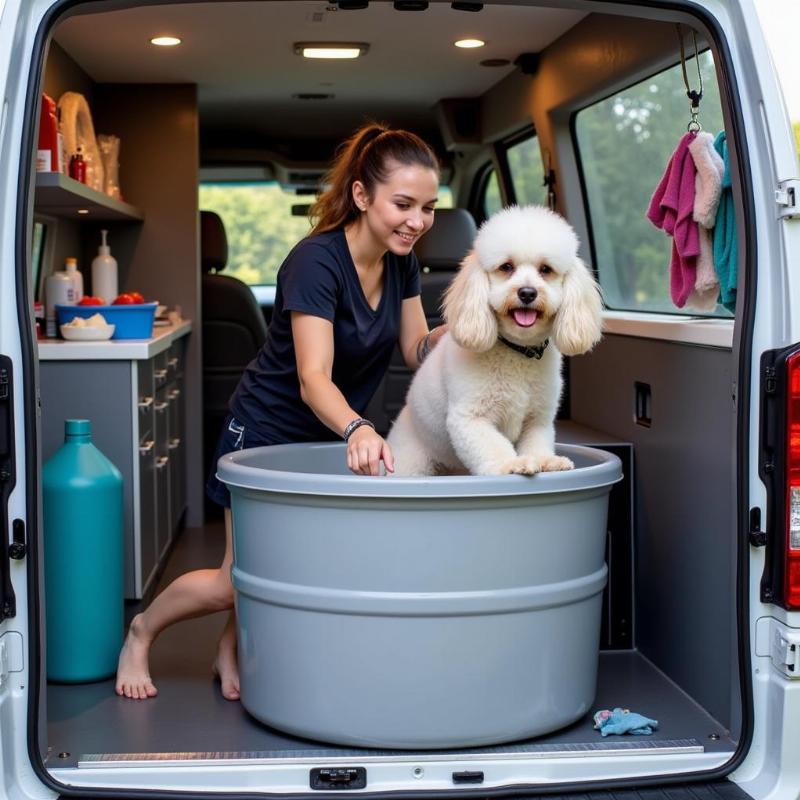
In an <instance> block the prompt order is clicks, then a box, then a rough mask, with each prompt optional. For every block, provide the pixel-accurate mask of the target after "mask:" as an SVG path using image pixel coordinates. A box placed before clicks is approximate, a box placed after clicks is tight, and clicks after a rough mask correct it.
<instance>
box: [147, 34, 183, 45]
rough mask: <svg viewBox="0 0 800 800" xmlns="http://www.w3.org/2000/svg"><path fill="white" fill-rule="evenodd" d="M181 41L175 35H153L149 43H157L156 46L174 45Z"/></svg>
mask: <svg viewBox="0 0 800 800" xmlns="http://www.w3.org/2000/svg"><path fill="white" fill-rule="evenodd" d="M180 43H181V40H180V39H179V38H178V37H177V36H154V37H153V38H152V39H151V40H150V44H154V45H157V46H158V47H175V45H178V44H180Z"/></svg>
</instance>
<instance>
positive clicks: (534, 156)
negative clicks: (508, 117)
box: [506, 136, 547, 205]
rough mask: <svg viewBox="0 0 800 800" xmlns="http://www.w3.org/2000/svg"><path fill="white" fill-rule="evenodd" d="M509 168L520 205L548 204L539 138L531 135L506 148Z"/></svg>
mask: <svg viewBox="0 0 800 800" xmlns="http://www.w3.org/2000/svg"><path fill="white" fill-rule="evenodd" d="M506 156H507V158H508V170H509V172H510V173H511V182H512V183H513V184H514V194H515V195H516V198H517V203H518V204H519V205H528V204H533V205H547V187H546V186H545V185H544V165H543V164H542V152H541V150H540V149H539V138H538V137H537V136H529V137H528V138H527V139H523V140H522V141H521V142H518V143H517V144H515V145H512V146H511V147H509V148H508V150H506Z"/></svg>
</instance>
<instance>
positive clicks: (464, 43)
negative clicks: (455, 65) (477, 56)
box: [455, 39, 486, 49]
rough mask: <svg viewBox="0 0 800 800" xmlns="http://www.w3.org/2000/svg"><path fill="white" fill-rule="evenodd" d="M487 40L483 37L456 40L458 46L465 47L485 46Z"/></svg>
mask: <svg viewBox="0 0 800 800" xmlns="http://www.w3.org/2000/svg"><path fill="white" fill-rule="evenodd" d="M485 44H486V42H484V41H483V39H459V40H458V41H457V42H455V46H456V47H463V48H465V49H470V48H472V47H483V46H484V45H485Z"/></svg>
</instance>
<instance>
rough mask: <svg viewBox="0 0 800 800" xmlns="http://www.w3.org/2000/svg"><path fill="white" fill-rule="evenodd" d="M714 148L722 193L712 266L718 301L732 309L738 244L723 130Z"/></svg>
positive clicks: (734, 299) (734, 308) (715, 231)
mask: <svg viewBox="0 0 800 800" xmlns="http://www.w3.org/2000/svg"><path fill="white" fill-rule="evenodd" d="M714 149H715V150H716V151H717V153H718V154H719V155H720V157H721V158H722V162H723V164H724V166H725V171H724V172H723V175H722V195H721V196H720V200H719V209H718V210H717V219H716V224H715V226H714V266H715V267H716V270H717V276H718V277H719V286H720V302H721V303H722V305H723V306H725V308H727V309H728V311H735V310H736V269H737V256H738V244H737V241H736V239H737V237H736V215H735V213H734V208H733V191H732V189H731V165H730V161H729V159H728V140H727V138H726V136H725V131H722V133H720V134H719V136H717V138H716V139H715V140H714Z"/></svg>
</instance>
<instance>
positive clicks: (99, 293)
mask: <svg viewBox="0 0 800 800" xmlns="http://www.w3.org/2000/svg"><path fill="white" fill-rule="evenodd" d="M100 232H101V233H102V234H103V243H102V244H101V245H100V248H99V249H98V251H97V255H96V256H95V257H94V260H93V261H92V294H93V295H94V296H95V297H102V298H103V300H105V302H106V304H109V303H113V302H114V298H115V297H116V296H117V294H118V292H117V260H116V259H115V258H114V256H112V255H111V248H110V247H109V246H108V242H107V241H106V235H107V234H108V231H107V230H105V231H100Z"/></svg>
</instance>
